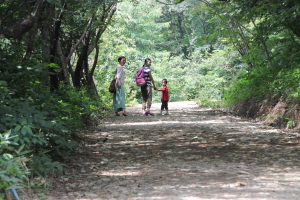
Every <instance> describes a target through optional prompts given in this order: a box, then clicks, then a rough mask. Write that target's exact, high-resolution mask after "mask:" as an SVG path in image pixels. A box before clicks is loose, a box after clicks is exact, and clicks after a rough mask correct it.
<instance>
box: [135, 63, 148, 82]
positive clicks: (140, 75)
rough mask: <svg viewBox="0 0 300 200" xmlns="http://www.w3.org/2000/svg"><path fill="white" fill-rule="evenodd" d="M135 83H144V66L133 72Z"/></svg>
mask: <svg viewBox="0 0 300 200" xmlns="http://www.w3.org/2000/svg"><path fill="white" fill-rule="evenodd" d="M135 83H136V85H137V86H140V87H141V86H143V85H145V83H146V80H145V78H144V67H142V68H141V69H140V70H139V71H137V73H136V74H135Z"/></svg>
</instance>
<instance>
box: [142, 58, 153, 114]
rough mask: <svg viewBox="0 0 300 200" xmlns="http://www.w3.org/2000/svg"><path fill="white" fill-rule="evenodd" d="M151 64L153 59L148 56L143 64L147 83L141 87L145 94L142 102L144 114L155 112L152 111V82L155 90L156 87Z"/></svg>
mask: <svg viewBox="0 0 300 200" xmlns="http://www.w3.org/2000/svg"><path fill="white" fill-rule="evenodd" d="M150 66H151V60H150V59H149V58H146V59H145V63H144V65H143V68H144V77H145V80H146V84H145V85H143V86H142V87H141V92H142V96H143V103H142V111H143V116H148V115H154V114H153V113H151V112H150V108H151V103H152V84H153V87H154V89H155V90H156V87H155V83H154V80H153V77H152V75H151V69H150Z"/></svg>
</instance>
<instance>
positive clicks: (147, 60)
mask: <svg viewBox="0 0 300 200" xmlns="http://www.w3.org/2000/svg"><path fill="white" fill-rule="evenodd" d="M149 61H151V59H150V58H146V59H145V62H144V65H146V63H147V62H149ZM144 65H143V67H144Z"/></svg>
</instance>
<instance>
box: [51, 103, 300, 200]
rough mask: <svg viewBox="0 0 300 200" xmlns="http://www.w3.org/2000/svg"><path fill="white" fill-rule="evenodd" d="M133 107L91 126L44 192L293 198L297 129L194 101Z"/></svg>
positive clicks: (81, 198) (181, 199) (123, 197)
mask: <svg viewBox="0 0 300 200" xmlns="http://www.w3.org/2000/svg"><path fill="white" fill-rule="evenodd" d="M159 106H160V104H154V105H153V111H158V110H159ZM140 107H141V106H140V105H139V106H136V107H130V108H128V114H129V116H128V117H124V116H120V117H115V116H111V117H110V118H109V119H108V121H107V122H106V123H104V124H103V125H101V126H99V129H101V131H99V130H90V132H89V133H90V134H88V135H89V136H90V138H91V139H90V140H88V144H87V145H86V146H84V147H82V148H81V149H80V153H79V154H78V156H74V157H71V158H70V163H69V168H68V170H67V176H65V177H63V178H60V179H59V180H58V181H57V183H56V184H55V186H56V188H54V190H55V192H53V193H52V195H53V196H52V197H51V199H53V200H54V199H69V200H72V199H78V200H85V199H86V200H87V199H97V200H100V199H101V200H102V199H103V200H108V199H117V200H119V199H120V200H150V199H151V200H153V199H155V200H161V199H163V200H200V199H230V200H232V199H240V200H241V199H243V200H250V199H251V200H253V199H278V200H279V199H280V200H282V199H288V200H293V199H295V200H296V199H300V189H299V187H300V168H299V167H300V158H299V148H300V146H299V140H298V138H297V137H296V133H292V132H289V133H287V132H286V131H285V130H277V129H273V128H271V127H267V126H264V125H262V124H260V123H256V122H250V121H246V120H242V119H240V118H237V117H234V116H229V115H225V113H223V112H221V111H218V110H205V109H201V108H198V107H197V106H196V105H195V104H194V103H193V102H174V103H170V104H169V107H170V110H171V112H170V115H169V116H158V115H156V116H148V117H142V116H140ZM284 131H285V132H284Z"/></svg>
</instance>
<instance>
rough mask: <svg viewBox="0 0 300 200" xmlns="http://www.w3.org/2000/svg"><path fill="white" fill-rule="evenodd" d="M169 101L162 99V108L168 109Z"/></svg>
mask: <svg viewBox="0 0 300 200" xmlns="http://www.w3.org/2000/svg"><path fill="white" fill-rule="evenodd" d="M168 102H169V101H163V100H162V101H161V110H164V109H166V110H168Z"/></svg>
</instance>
